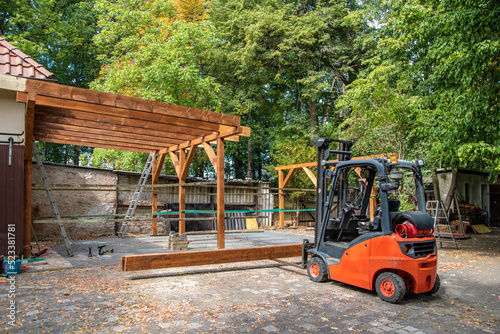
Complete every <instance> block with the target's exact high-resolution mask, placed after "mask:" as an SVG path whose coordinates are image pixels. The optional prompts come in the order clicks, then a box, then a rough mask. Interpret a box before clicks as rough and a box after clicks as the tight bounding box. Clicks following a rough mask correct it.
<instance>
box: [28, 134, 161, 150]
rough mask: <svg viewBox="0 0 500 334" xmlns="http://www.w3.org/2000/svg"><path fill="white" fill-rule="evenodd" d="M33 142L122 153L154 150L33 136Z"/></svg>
mask: <svg viewBox="0 0 500 334" xmlns="http://www.w3.org/2000/svg"><path fill="white" fill-rule="evenodd" d="M35 140H37V141H43V142H46V143H54V144H68V145H77V146H88V147H99V148H106V149H110V150H122V151H132V152H143V153H149V152H151V151H154V150H155V149H156V148H152V147H151V148H143V147H134V146H131V145H127V146H120V145H117V144H114V143H107V142H105V143H104V142H88V141H85V140H68V139H60V138H52V137H51V138H47V137H37V136H35Z"/></svg>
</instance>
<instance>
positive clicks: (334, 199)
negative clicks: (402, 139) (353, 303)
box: [303, 138, 440, 303]
mask: <svg viewBox="0 0 500 334" xmlns="http://www.w3.org/2000/svg"><path fill="white" fill-rule="evenodd" d="M334 141H335V142H338V143H339V146H340V147H339V150H331V149H330V147H329V146H330V143H331V142H334ZM352 145H353V142H350V141H340V140H332V139H327V138H319V139H317V140H316V146H317V148H318V166H317V167H318V175H317V188H316V229H315V242H314V243H309V241H308V240H304V245H303V264H304V266H306V267H307V273H308V275H309V277H310V279H311V280H312V281H314V282H324V281H327V280H335V281H339V282H343V283H346V284H350V285H354V286H357V287H360V288H364V289H367V290H376V291H377V294H378V296H379V297H380V298H381V299H382V300H384V301H386V302H389V303H397V302H399V301H401V300H402V299H403V298H404V296H405V294H406V293H410V292H411V293H416V294H434V293H436V292H437V291H438V290H439V287H440V280H439V276H438V275H437V247H436V241H435V239H434V235H433V233H434V224H433V219H432V217H431V216H430V215H429V214H427V212H426V209H425V197H424V186H423V181H422V172H421V168H422V167H423V166H424V161H423V160H422V159H418V160H416V161H413V162H411V161H403V160H399V161H398V160H397V159H395V158H393V159H390V160H388V159H384V158H375V159H354V160H351V157H352V152H351V151H350V149H351V147H352ZM333 154H336V155H338V157H339V159H338V160H337V161H329V159H330V155H333ZM403 186H404V187H405V189H414V194H413V195H412V196H413V199H414V202H416V206H415V208H414V210H409V209H408V208H406V209H407V210H408V211H401V210H400V206H401V203H400V201H399V200H398V199H397V198H396V197H398V194H400V191H401V189H400V187H401V188H403ZM372 190H373V191H372ZM405 194H406V192H405ZM371 198H376V199H377V203H378V205H373V204H372V209H371V210H372V211H373V213H372V214H371V217H370V216H369V215H368V214H369V206H370V199H371ZM405 206H408V204H406V203H405ZM375 207H376V209H375ZM309 255H310V259H309V260H307V259H308V257H309Z"/></svg>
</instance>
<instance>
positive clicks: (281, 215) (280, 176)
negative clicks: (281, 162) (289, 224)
mask: <svg viewBox="0 0 500 334" xmlns="http://www.w3.org/2000/svg"><path fill="white" fill-rule="evenodd" d="M292 170H295V169H292ZM284 184H285V179H284V177H283V170H278V187H279V190H278V191H279V195H278V208H279V209H280V210H283V209H284V208H285V193H284V192H283V188H284V186H283V185H284ZM278 218H279V227H284V226H285V213H284V212H282V211H280V212H279V213H278Z"/></svg>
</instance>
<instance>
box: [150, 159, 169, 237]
mask: <svg viewBox="0 0 500 334" xmlns="http://www.w3.org/2000/svg"><path fill="white" fill-rule="evenodd" d="M165 156H166V154H160V155H158V153H157V154H156V156H155V160H154V162H153V168H152V173H151V174H152V176H151V184H153V185H155V184H157V183H158V180H159V178H160V172H161V168H162V167H163V163H164V162H165ZM157 189H158V188H156V187H153V193H152V197H151V212H152V213H154V212H158V193H157V192H156V190H157ZM152 218H153V219H155V218H157V216H156V215H153V216H152ZM151 234H152V235H156V234H158V222H157V221H156V220H153V221H152V222H151Z"/></svg>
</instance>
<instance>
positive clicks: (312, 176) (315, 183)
mask: <svg viewBox="0 0 500 334" xmlns="http://www.w3.org/2000/svg"><path fill="white" fill-rule="evenodd" d="M302 169H303V170H304V172H306V174H307V176H309V178H310V179H311V181H312V183H313V184H314V186H315V187H317V183H318V180H317V179H316V175H314V173H313V172H311V170H310V169H309V168H307V167H302Z"/></svg>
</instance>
